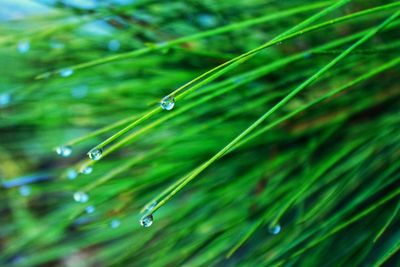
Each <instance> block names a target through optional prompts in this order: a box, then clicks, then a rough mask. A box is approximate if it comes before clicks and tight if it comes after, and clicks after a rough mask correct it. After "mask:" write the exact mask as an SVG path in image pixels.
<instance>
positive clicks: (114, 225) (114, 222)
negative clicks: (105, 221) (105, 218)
mask: <svg viewBox="0 0 400 267" xmlns="http://www.w3.org/2000/svg"><path fill="white" fill-rule="evenodd" d="M120 225H121V222H120V221H119V220H118V219H114V220H112V221H111V222H110V227H111V228H114V229H115V228H118V227H119V226H120Z"/></svg>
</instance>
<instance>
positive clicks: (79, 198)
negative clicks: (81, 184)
mask: <svg viewBox="0 0 400 267" xmlns="http://www.w3.org/2000/svg"><path fill="white" fill-rule="evenodd" d="M74 200H75V201H76V202H80V203H85V202H87V201H88V200H89V195H88V194H86V193H85V192H82V191H79V192H75V193H74Z"/></svg>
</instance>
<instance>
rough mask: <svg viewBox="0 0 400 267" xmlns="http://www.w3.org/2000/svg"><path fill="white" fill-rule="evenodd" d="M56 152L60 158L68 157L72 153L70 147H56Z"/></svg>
mask: <svg viewBox="0 0 400 267" xmlns="http://www.w3.org/2000/svg"><path fill="white" fill-rule="evenodd" d="M56 152H57V154H58V155H60V156H62V157H69V156H70V155H71V153H72V148H71V147H70V146H59V147H57V149H56Z"/></svg>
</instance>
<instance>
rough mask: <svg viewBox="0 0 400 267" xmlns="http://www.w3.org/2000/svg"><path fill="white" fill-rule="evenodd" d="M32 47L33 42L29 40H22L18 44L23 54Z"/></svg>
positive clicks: (19, 50) (18, 48)
mask: <svg viewBox="0 0 400 267" xmlns="http://www.w3.org/2000/svg"><path fill="white" fill-rule="evenodd" d="M30 48H31V44H30V43H29V41H26V40H25V41H20V42H19V43H18V45H17V50H18V52H20V53H21V54H25V53H27V52H28V51H29V49H30Z"/></svg>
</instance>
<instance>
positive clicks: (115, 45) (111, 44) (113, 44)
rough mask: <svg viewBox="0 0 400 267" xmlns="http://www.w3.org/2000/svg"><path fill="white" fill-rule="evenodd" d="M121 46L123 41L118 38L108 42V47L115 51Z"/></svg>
mask: <svg viewBox="0 0 400 267" xmlns="http://www.w3.org/2000/svg"><path fill="white" fill-rule="evenodd" d="M120 47H121V43H120V42H119V41H118V40H116V39H113V40H111V41H109V42H108V49H109V50H110V51H114V52H115V51H118V50H119V48H120Z"/></svg>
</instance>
